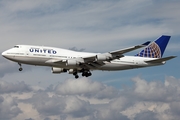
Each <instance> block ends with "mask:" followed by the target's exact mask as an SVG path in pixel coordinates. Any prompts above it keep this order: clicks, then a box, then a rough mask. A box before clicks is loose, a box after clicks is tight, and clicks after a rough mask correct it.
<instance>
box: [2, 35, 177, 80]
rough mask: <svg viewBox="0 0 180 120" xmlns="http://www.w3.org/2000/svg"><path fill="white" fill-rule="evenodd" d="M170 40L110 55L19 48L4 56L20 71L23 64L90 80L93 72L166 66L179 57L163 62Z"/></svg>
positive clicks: (47, 48) (142, 45) (133, 47)
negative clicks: (169, 61) (45, 67)
mask: <svg viewBox="0 0 180 120" xmlns="http://www.w3.org/2000/svg"><path fill="white" fill-rule="evenodd" d="M169 39H170V36H166V35H162V36H161V37H159V38H158V39H157V40H156V41H154V42H152V43H150V42H149V41H148V42H146V43H144V44H141V45H136V46H132V47H129V48H125V49H120V50H115V51H110V52H106V53H89V52H78V51H72V50H68V49H62V48H55V47H46V46H32V45H15V46H14V47H13V48H11V49H9V50H6V51H4V52H3V53H2V56H3V57H5V58H7V59H9V60H11V61H14V62H17V63H18V64H19V65H20V68H19V71H22V70H23V68H22V64H29V65H38V66H49V67H51V69H52V73H64V72H68V73H69V74H73V75H74V76H75V78H78V77H79V76H78V73H81V74H82V76H85V77H89V76H91V75H92V73H91V71H93V70H107V71H116V70H127V69H134V68H143V67H150V66H157V65H163V64H165V62H166V61H167V60H170V59H172V58H175V57H176V56H169V57H164V58H162V56H163V53H164V51H165V49H166V46H167V44H168V42H169ZM142 47H145V48H144V49H143V50H142V51H140V52H139V53H138V54H136V55H134V56H125V55H124V54H125V53H127V52H130V51H133V50H136V49H139V48H142Z"/></svg>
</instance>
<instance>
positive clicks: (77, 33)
mask: <svg viewBox="0 0 180 120" xmlns="http://www.w3.org/2000/svg"><path fill="white" fill-rule="evenodd" d="M179 5H180V2H179V1H178V0H171V1H168V0H159V1H155V0H146V1H145V0H136V1H133V0H128V1H123V0H103V1H102V0H97V1H88V0H86V1H81V0H76V1H71V0H52V1H51V0H38V1H37V0H31V1H23V0H9V1H7V0H1V1H0V26H1V27H0V36H1V43H3V44H1V47H0V52H3V51H5V50H7V49H9V48H11V47H12V46H14V45H16V44H31V45H46V46H54V47H62V48H67V49H69V48H73V47H75V48H77V49H84V51H87V52H108V51H112V50H116V49H121V48H125V47H130V46H133V45H136V44H140V43H143V42H145V41H149V40H150V41H153V40H155V39H156V38H158V37H159V36H161V35H163V34H165V35H171V36H172V37H171V40H170V42H169V45H168V46H167V49H166V51H165V54H164V56H170V55H175V56H179V52H180V47H179V46H180V41H179V38H180V33H179V28H180V17H179V16H180V8H179ZM139 51H140V50H136V51H133V52H131V53H128V54H127V55H135V54H136V53H138V52H139ZM179 61H180V58H179V57H177V58H175V59H173V60H171V61H168V62H167V63H166V64H165V65H164V66H158V67H151V68H143V69H135V70H127V71H116V72H107V71H94V72H93V76H92V77H90V78H88V79H86V78H81V79H80V80H77V81H74V76H72V75H69V74H64V73H63V74H58V75H54V74H51V69H50V68H48V67H38V66H28V65H23V68H24V71H23V72H19V71H18V67H19V66H18V64H16V63H13V62H10V61H8V60H6V59H4V58H3V57H0V82H1V83H0V89H1V91H2V92H0V106H3V107H5V106H8V108H7V110H6V111H1V110H0V116H2V117H0V118H1V119H47V120H48V119H64V120H66V119H67V120H70V119H77V120H81V119H87V120H91V119H104V120H105V119H108V118H112V117H113V116H114V117H115V118H114V119H119V118H122V119H131V120H135V119H138V118H139V119H140V118H143V116H142V115H143V114H144V115H146V116H144V117H147V116H151V117H152V119H165V118H167V119H172V118H173V117H174V118H173V119H178V118H179V117H180V116H178V114H177V113H178V112H179V111H180V109H178V108H176V107H175V106H176V104H179V103H178V99H179V98H178V97H176V98H174V96H172V95H169V92H168V90H169V89H170V88H169V86H168V85H169V84H170V86H171V87H172V88H176V86H177V85H179V83H180V81H179V79H180V74H179V71H180V63H179ZM83 80H84V81H83ZM169 81H172V83H171V82H169ZM167 83H168V85H167ZM175 83H176V84H175ZM73 84H74V86H73ZM84 85H87V87H86V88H83V87H82V86H84ZM143 85H147V89H148V90H147V89H145V88H142V86H143ZM18 86H20V87H18ZM66 86H67V87H68V88H69V89H67V88H65V87H66ZM89 86H91V87H92V88H94V90H93V89H92V88H91V87H89ZM81 87H82V89H79V90H78V88H81ZM156 87H158V88H156ZM178 87H179V86H177V89H175V91H176V92H174V94H173V95H180V93H179V89H178ZM7 88H9V89H7ZM26 88H27V89H26ZM61 88H63V89H61ZM76 88H77V89H76ZM127 88H128V90H126V89H127ZM5 89H7V90H5ZM39 90H41V91H42V92H39ZM136 90H137V91H136ZM139 90H142V91H139ZM146 90H147V91H154V90H159V91H160V93H161V92H162V91H163V92H162V93H161V94H162V95H164V96H165V98H166V97H167V99H168V97H169V98H171V97H172V100H169V101H170V102H169V103H167V101H168V100H167V101H161V100H160V101H161V103H162V104H161V105H160V104H159V102H160V101H158V100H159V99H158V100H154V99H155V98H158V97H157V96H156V95H155V94H156V93H155V92H154V93H151V92H150V93H149V95H150V96H151V97H150V98H149V97H147V96H146V95H145V94H144V93H143V92H147V91H146ZM3 91H4V92H3ZM122 91H124V92H122ZM126 91H127V92H126ZM130 92H131V93H130ZM96 93H97V94H96ZM106 93H107V94H106ZM125 93H127V95H125ZM147 94H148V93H147ZM157 94H158V93H157ZM36 95H39V96H41V95H42V96H44V97H45V98H44V103H52V102H54V101H58V100H62V101H64V102H62V104H60V103H59V102H57V103H58V105H57V106H59V107H55V105H54V104H48V105H49V106H50V107H46V108H43V107H42V106H37V105H36V103H35V101H36V100H37V101H38V100H40V98H38V97H37V96H36ZM120 95H122V96H120ZM53 96H54V97H53ZM62 96H66V97H65V98H62ZM68 96H69V97H68ZM100 96H101V97H102V98H103V99H101V97H100ZM134 96H139V97H140V98H139V99H138V98H136V97H134ZM15 97H16V98H15ZM129 97H134V101H127V104H125V100H126V99H128V98H129ZM1 99H2V100H1ZM71 99H72V100H74V101H76V102H77V103H79V106H81V107H79V106H75V105H74V104H73V101H71ZM119 99H120V100H119ZM7 100H9V101H7ZM138 100H139V102H137V101H138ZM40 101H41V100H40ZM40 101H39V102H40ZM65 101H69V102H67V103H66V102H65ZM117 101H120V102H117ZM147 101H148V102H147ZM156 101H158V102H156ZM175 101H176V102H175ZM14 103H16V104H14ZM142 103H145V104H146V105H147V106H149V108H148V109H147V108H145V107H144V106H143V105H142ZM65 104H69V105H71V106H70V107H73V108H74V109H73V110H72V111H69V109H68V107H69V106H65ZM122 104H124V105H123V107H122V108H121V107H120V108H116V107H115V106H116V105H117V106H121V105H122ZM17 105H18V106H17ZM48 105H47V106H48ZM163 105H164V109H163V110H162V109H161V108H160V106H163ZM24 106H26V107H27V108H28V110H30V111H31V112H30V115H28V116H27V111H26V110H25V109H23V107H24ZM53 106H54V107H53ZM62 106H64V108H66V109H62V110H61V109H60V108H61V107H62ZM83 106H84V107H83ZM98 106H102V108H106V107H107V108H108V107H109V106H111V110H109V111H108V110H107V111H105V110H103V109H101V107H99V108H97V107H98ZM154 106H156V107H154ZM3 107H2V108H3ZM51 107H52V108H51ZM12 108H15V110H16V112H14V113H13V112H12V111H11V110H12ZM48 108H49V109H48ZM50 108H51V109H50ZM134 108H137V109H138V110H140V109H142V111H141V112H140V111H139V112H135V111H134ZM151 108H154V109H151ZM46 110H47V111H51V110H52V112H47V113H46V112H45V111H46ZM56 110H59V113H56V112H54V113H53V111H56ZM83 110H86V112H84V114H79V113H80V112H82V111H83ZM138 110H137V111H138ZM166 110H169V113H166V112H165V111H166ZM155 111H156V112H155ZM157 111H158V112H157ZM11 112H12V114H13V115H10V114H8V113H11ZM95 113H99V116H98V115H95ZM106 113H109V114H108V115H107V114H106ZM116 113H121V114H116ZM3 115H4V116H3ZM5 115H6V116H5ZM33 115H36V117H33ZM12 116H13V117H12ZM25 116H26V117H25Z"/></svg>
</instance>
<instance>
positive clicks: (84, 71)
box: [73, 70, 92, 79]
mask: <svg viewBox="0 0 180 120" xmlns="http://www.w3.org/2000/svg"><path fill="white" fill-rule="evenodd" d="M81 72H82V76H83V77H89V76H91V75H92V73H91V72H90V71H89V70H82V71H81ZM73 75H74V77H75V78H76V79H77V78H79V75H78V72H77V71H76V72H74V73H73Z"/></svg>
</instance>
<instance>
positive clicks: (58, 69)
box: [52, 67, 67, 73]
mask: <svg viewBox="0 0 180 120" xmlns="http://www.w3.org/2000/svg"><path fill="white" fill-rule="evenodd" d="M62 72H67V70H66V69H64V68H58V67H52V73H62Z"/></svg>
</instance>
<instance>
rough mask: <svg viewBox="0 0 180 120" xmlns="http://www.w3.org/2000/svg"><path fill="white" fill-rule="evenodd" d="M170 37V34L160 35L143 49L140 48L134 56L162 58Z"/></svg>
mask: <svg viewBox="0 0 180 120" xmlns="http://www.w3.org/2000/svg"><path fill="white" fill-rule="evenodd" d="M170 38H171V36H167V35H162V36H161V37H159V38H158V39H157V40H156V41H154V42H152V43H151V44H150V45H149V46H147V47H146V48H145V49H144V50H142V51H141V52H139V53H138V54H137V55H135V56H139V57H149V58H162V56H163V54H164V51H165V49H166V46H167V44H168V42H169V39H170Z"/></svg>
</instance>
